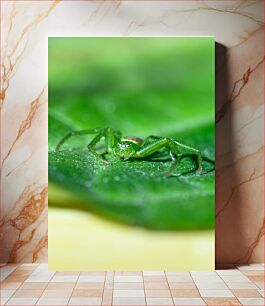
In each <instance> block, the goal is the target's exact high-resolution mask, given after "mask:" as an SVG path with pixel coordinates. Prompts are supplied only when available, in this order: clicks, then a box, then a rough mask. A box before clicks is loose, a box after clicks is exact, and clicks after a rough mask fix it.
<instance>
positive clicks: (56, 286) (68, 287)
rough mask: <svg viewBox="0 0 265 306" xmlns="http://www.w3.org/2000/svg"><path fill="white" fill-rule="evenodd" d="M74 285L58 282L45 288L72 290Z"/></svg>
mask: <svg viewBox="0 0 265 306" xmlns="http://www.w3.org/2000/svg"><path fill="white" fill-rule="evenodd" d="M75 285H76V283H74V282H73V283H71V282H67V283H60V282H58V283H57V282H55V283H48V284H47V286H46V289H47V290H72V289H74V287H75Z"/></svg>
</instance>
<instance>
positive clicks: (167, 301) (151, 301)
mask: <svg viewBox="0 0 265 306" xmlns="http://www.w3.org/2000/svg"><path fill="white" fill-rule="evenodd" d="M146 304H147V305H152V306H155V305H174V303H173V300H172V298H146Z"/></svg>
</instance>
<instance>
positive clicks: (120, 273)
mask: <svg viewBox="0 0 265 306" xmlns="http://www.w3.org/2000/svg"><path fill="white" fill-rule="evenodd" d="M142 275H143V273H142V272H141V271H115V276H142Z"/></svg>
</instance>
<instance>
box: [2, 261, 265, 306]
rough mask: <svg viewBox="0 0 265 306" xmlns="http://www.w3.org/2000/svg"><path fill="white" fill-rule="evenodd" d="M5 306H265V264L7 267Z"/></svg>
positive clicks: (3, 277)
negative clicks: (186, 268)
mask: <svg viewBox="0 0 265 306" xmlns="http://www.w3.org/2000/svg"><path fill="white" fill-rule="evenodd" d="M0 276H1V305H27V306H30V305H78V306H80V305H135V306H136V305H264V265H263V264H253V265H242V266H233V265H226V266H220V267H217V270H216V271H214V272H207V271H205V272H192V271H191V272H177V271H165V272H164V271H138V272H137V271H136V272H51V271H48V268H47V264H21V265H16V264H8V265H2V266H1V274H0Z"/></svg>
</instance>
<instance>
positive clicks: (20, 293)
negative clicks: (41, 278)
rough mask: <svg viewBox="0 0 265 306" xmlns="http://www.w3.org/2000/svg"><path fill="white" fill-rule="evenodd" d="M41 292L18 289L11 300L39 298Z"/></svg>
mask: <svg viewBox="0 0 265 306" xmlns="http://www.w3.org/2000/svg"><path fill="white" fill-rule="evenodd" d="M42 292H43V290H41V289H19V290H17V291H16V292H15V293H14V295H13V298H39V297H41V295H42Z"/></svg>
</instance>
